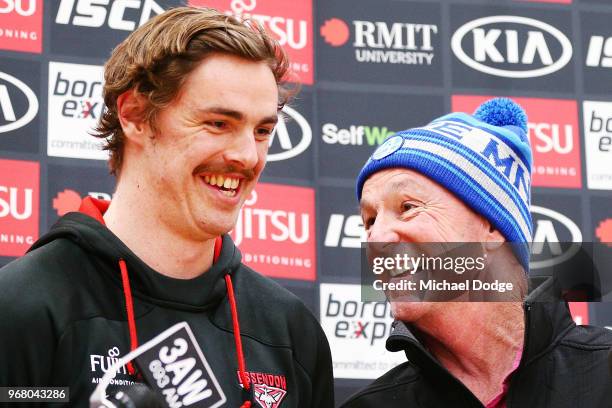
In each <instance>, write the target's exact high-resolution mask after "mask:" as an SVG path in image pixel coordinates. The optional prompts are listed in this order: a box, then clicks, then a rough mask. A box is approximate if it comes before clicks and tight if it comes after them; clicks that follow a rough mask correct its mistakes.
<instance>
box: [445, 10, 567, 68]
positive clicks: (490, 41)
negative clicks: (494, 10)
mask: <svg viewBox="0 0 612 408" xmlns="http://www.w3.org/2000/svg"><path fill="white" fill-rule="evenodd" d="M492 24H499V25H503V27H504V28H503V29H501V28H498V27H495V26H493V27H490V25H492ZM512 25H518V27H517V29H512V28H506V27H508V26H510V27H512ZM487 26H489V27H487ZM525 32H526V36H525V35H524V34H525ZM545 33H547V34H548V35H549V38H548V39H547V38H545V35H544V34H545ZM467 34H471V36H472V39H473V50H472V52H473V54H474V55H473V56H469V55H468V54H467V53H466V51H465V50H464V48H463V46H464V42H465V40H466V35H467ZM519 34H520V35H519ZM550 36H552V37H553V38H554V39H555V40H556V41H558V43H559V44H560V47H561V49H562V52H561V55H560V56H559V57H558V58H557V59H556V60H554V59H553V56H552V55H551V49H553V50H554V49H555V47H551V46H550V45H551V44H550V43H549V41H552V39H550ZM523 37H526V38H523ZM519 39H520V40H519ZM451 48H452V50H453V52H454V53H455V55H456V56H457V58H458V59H459V60H460V61H461V62H463V63H464V64H465V65H467V66H469V67H471V68H474V69H475V70H477V71H480V72H484V73H485V74H489V75H495V76H500V77H505V78H534V77H540V76H544V75H548V74H552V73H553V72H556V71H558V70H560V69H561V68H563V67H564V66H565V65H567V63H568V62H569V61H570V59H571V58H572V44H571V43H570V41H569V39H568V38H567V37H566V36H565V34H563V33H562V32H561V31H559V30H558V29H556V28H555V27H553V26H551V25H550V24H546V23H543V22H542V21H539V20H535V19H533V18H527V17H519V16H489V17H482V18H479V19H476V20H472V21H469V22H467V23H465V24H464V25H462V26H461V27H459V28H458V29H457V31H455V33H454V34H453V37H452V39H451ZM487 64H488V65H487ZM501 64H503V68H501V67H500V65H501ZM512 64H515V65H516V66H517V68H516V69H510V68H509V67H508V65H512ZM532 64H538V65H541V66H540V67H538V68H534V69H527V70H521V69H519V67H520V66H521V65H523V66H527V65H532Z"/></svg>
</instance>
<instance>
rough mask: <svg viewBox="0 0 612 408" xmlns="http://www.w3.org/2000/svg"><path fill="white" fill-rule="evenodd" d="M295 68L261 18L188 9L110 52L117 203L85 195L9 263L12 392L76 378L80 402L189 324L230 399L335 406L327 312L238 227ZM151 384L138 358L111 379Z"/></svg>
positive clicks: (107, 120) (7, 345)
mask: <svg viewBox="0 0 612 408" xmlns="http://www.w3.org/2000/svg"><path fill="white" fill-rule="evenodd" d="M287 67H288V61H287V58H286V56H285V54H284V53H283V51H282V49H281V48H280V47H279V45H278V43H277V42H276V41H274V40H273V39H271V38H270V37H269V36H268V35H267V34H266V33H265V32H264V31H262V30H261V29H259V28H258V27H254V26H249V25H246V24H245V23H243V22H240V21H237V20H235V19H233V18H231V17H227V16H225V15H222V14H220V13H218V12H216V11H214V10H210V9H196V8H189V7H181V8H176V9H173V10H170V11H168V12H166V13H164V14H161V15H160V16H158V17H156V18H154V19H152V20H151V21H149V22H148V23H146V24H145V25H143V26H142V27H141V28H139V29H137V30H136V31H135V32H133V33H132V34H131V35H130V36H129V37H128V38H127V39H126V40H125V41H124V42H123V43H121V44H120V45H119V46H118V47H117V48H116V49H115V50H114V51H113V54H112V56H111V58H110V59H109V61H108V62H107V64H106V66H105V88H104V98H105V105H106V111H105V113H104V115H103V117H102V119H101V122H100V124H99V127H98V129H97V131H98V136H99V137H104V138H107V141H108V145H107V149H108V150H109V151H110V167H111V171H112V173H114V174H115V175H116V176H117V187H116V192H115V195H114V198H113V200H112V202H110V203H109V202H103V201H98V200H92V199H85V200H84V201H83V203H82V205H81V209H80V212H78V213H70V214H67V215H66V216H64V217H62V219H61V220H60V221H58V223H57V224H56V225H55V226H54V227H53V228H52V229H51V231H50V232H49V233H48V234H47V235H45V236H44V237H42V238H41V239H40V240H39V241H38V242H37V243H35V244H34V246H33V247H32V249H31V250H30V251H29V253H28V254H26V255H25V256H24V257H22V258H20V259H18V260H16V261H15V262H13V263H11V264H9V265H7V266H6V267H5V268H3V269H2V270H1V271H0V355H1V356H2V357H1V358H0V385H1V386H67V387H69V388H70V403H69V404H68V405H69V406H87V403H88V400H89V397H90V395H91V393H92V391H93V389H94V388H95V386H96V383H97V382H99V381H100V378H101V377H102V376H103V375H104V373H105V372H106V371H107V370H108V368H109V367H110V365H111V364H112V362H113V361H114V359H116V358H117V357H120V356H122V355H125V354H127V352H129V351H130V350H133V349H135V348H136V347H137V346H138V345H139V344H142V343H144V342H145V341H147V340H149V339H151V338H153V337H155V336H156V335H157V334H159V333H160V332H162V331H164V330H165V329H167V328H169V327H170V326H172V325H173V324H175V323H178V322H181V321H186V322H188V324H189V325H190V327H191V329H192V330H193V332H194V334H195V338H196V340H197V342H198V343H199V346H200V348H201V349H202V351H203V353H204V355H205V358H206V360H207V361H208V364H209V365H210V368H211V371H212V373H213V374H214V376H215V377H216V379H217V380H218V383H219V385H220V388H221V391H222V393H223V394H224V396H225V397H224V398H225V400H226V402H225V404H224V405H223V406H228V407H238V406H242V404H243V403H244V404H245V405H244V406H245V407H246V406H253V407H254V406H261V407H266V408H270V407H279V408H288V407H331V406H333V383H332V382H333V378H332V369H331V357H330V351H329V346H328V343H327V340H326V338H325V335H324V333H323V331H322V330H321V328H320V326H319V324H318V323H317V321H316V319H315V318H314V317H313V315H312V314H311V313H310V312H309V311H308V310H307V308H306V307H305V306H304V305H303V304H302V303H301V302H300V301H299V300H298V299H297V298H296V297H295V296H293V295H292V294H291V293H289V292H288V291H287V290H285V289H283V288H282V287H280V286H279V285H277V284H276V283H274V282H273V281H271V280H269V279H267V278H265V277H262V276H261V275H259V274H257V273H256V272H254V271H252V270H251V269H249V268H248V267H246V266H245V265H243V264H242V263H241V261H240V259H241V257H240V252H239V251H238V249H237V248H236V247H235V246H234V244H233V242H232V240H231V238H230V237H229V236H228V235H227V232H228V231H230V230H231V229H232V228H233V227H234V225H235V222H236V219H237V216H238V213H239V210H240V207H241V206H242V204H243V203H244V201H245V200H246V198H247V197H248V196H249V194H250V193H251V191H252V190H253V188H254V187H255V183H256V182H257V180H258V178H259V176H260V174H261V172H262V170H263V168H264V165H265V161H266V154H267V150H268V142H269V137H270V135H271V133H272V131H273V129H274V126H275V124H276V122H277V117H278V116H277V114H278V110H279V109H280V108H281V107H282V106H283V104H284V103H285V100H286V98H287V96H288V93H287V91H286V85H285V83H284V80H285V79H286V78H285V77H286V75H287ZM234 304H235V306H236V307H235V308H234ZM182 374H185V373H182ZM139 378H140V377H139V373H138V372H137V370H136V369H135V367H134V366H133V365H131V364H130V365H128V366H127V367H124V368H123V369H121V370H120V371H119V373H118V374H117V377H116V378H115V379H114V380H113V384H131V383H132V382H134V381H137V380H138V379H139ZM244 389H247V390H248V392H244V391H243V390H244ZM246 399H250V401H246ZM213 402H214V401H213ZM250 404H251V405H250ZM207 406H208V405H207ZM215 406H217V405H215Z"/></svg>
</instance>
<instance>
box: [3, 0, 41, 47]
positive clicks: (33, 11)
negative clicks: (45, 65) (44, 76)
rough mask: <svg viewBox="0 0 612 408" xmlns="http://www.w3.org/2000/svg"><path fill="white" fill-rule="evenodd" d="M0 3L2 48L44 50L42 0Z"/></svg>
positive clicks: (16, 0)
mask: <svg viewBox="0 0 612 408" xmlns="http://www.w3.org/2000/svg"><path fill="white" fill-rule="evenodd" d="M2 3H3V5H0V49H3V50H9V51H23V52H33V53H38V54H40V53H41V52H42V16H43V2H42V0H3V1H2Z"/></svg>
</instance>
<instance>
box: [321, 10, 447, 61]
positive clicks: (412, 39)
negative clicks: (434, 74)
mask: <svg viewBox="0 0 612 408" xmlns="http://www.w3.org/2000/svg"><path fill="white" fill-rule="evenodd" d="M351 25H352V28H353V38H354V41H353V43H352V46H353V48H354V51H355V53H354V58H355V60H356V61H357V62H365V63H382V64H409V65H431V64H432V62H433V59H434V56H435V54H434V46H433V38H434V37H435V36H437V34H438V26H437V25H436V24H419V23H403V22H394V23H388V22H385V21H366V20H353V21H351ZM319 32H320V34H321V37H323V40H324V41H325V43H327V44H328V45H331V46H332V47H342V46H344V45H345V44H346V43H347V42H348V40H349V38H350V30H349V24H348V23H347V22H345V21H344V20H342V19H340V18H337V17H333V18H330V19H328V20H325V22H324V23H323V25H322V26H321V28H320V31H319Z"/></svg>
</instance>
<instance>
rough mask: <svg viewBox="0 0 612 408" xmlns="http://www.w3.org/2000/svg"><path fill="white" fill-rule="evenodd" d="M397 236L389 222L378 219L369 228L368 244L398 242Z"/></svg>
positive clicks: (381, 218)
mask: <svg viewBox="0 0 612 408" xmlns="http://www.w3.org/2000/svg"><path fill="white" fill-rule="evenodd" d="M399 241H400V239H399V234H398V233H397V232H396V231H395V229H394V228H393V224H392V222H390V220H385V219H384V218H383V217H378V218H377V219H376V221H375V222H374V224H372V226H371V227H370V231H369V234H368V242H399Z"/></svg>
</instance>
